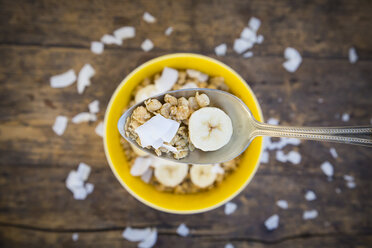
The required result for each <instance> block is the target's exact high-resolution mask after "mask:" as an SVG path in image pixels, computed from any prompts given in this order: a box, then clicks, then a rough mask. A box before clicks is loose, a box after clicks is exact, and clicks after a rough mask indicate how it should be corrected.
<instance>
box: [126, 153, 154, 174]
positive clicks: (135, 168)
mask: <svg viewBox="0 0 372 248" xmlns="http://www.w3.org/2000/svg"><path fill="white" fill-rule="evenodd" d="M151 163H152V160H151V158H146V157H137V158H136V160H135V161H134V164H133V165H132V167H131V168H130V174H131V175H132V176H141V175H143V174H144V173H145V172H146V171H147V170H148V169H149V167H150V165H151Z"/></svg>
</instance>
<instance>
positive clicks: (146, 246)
mask: <svg viewBox="0 0 372 248" xmlns="http://www.w3.org/2000/svg"><path fill="white" fill-rule="evenodd" d="M157 238H158V231H157V230H156V228H153V229H152V230H151V234H150V235H149V236H148V237H147V238H146V239H144V240H143V241H141V242H140V243H139V244H138V248H151V247H153V246H154V245H155V243H156V240H157Z"/></svg>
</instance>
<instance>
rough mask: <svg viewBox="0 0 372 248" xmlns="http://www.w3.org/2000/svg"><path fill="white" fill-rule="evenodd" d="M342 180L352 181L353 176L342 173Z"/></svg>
mask: <svg viewBox="0 0 372 248" xmlns="http://www.w3.org/2000/svg"><path fill="white" fill-rule="evenodd" d="M344 180H345V181H348V182H351V181H354V177H353V176H350V175H344Z"/></svg>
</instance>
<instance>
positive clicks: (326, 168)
mask: <svg viewBox="0 0 372 248" xmlns="http://www.w3.org/2000/svg"><path fill="white" fill-rule="evenodd" d="M320 168H321V169H322V171H323V173H324V174H325V175H326V176H327V177H332V176H333V166H332V164H331V163H330V162H328V161H325V162H324V163H322V164H321V166H320Z"/></svg>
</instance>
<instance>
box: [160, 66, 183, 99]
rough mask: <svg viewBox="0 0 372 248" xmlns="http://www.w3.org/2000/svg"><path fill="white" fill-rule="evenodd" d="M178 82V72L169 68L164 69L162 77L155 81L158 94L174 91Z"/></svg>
mask: <svg viewBox="0 0 372 248" xmlns="http://www.w3.org/2000/svg"><path fill="white" fill-rule="evenodd" d="M177 80H178V71H177V70H175V69H172V68H169V67H164V69H163V72H162V73H161V77H160V78H159V79H158V80H156V81H155V86H156V89H157V90H158V92H160V93H162V92H166V91H169V90H170V89H172V87H173V85H174V84H175V83H176V82H177Z"/></svg>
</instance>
